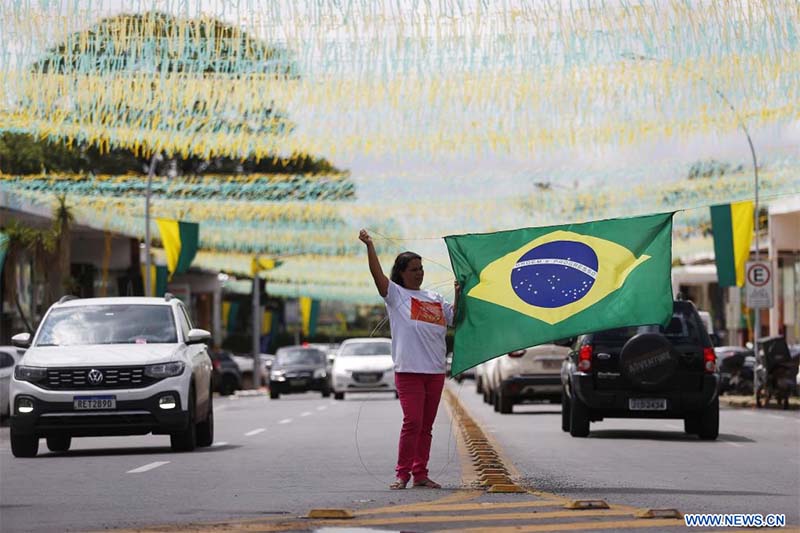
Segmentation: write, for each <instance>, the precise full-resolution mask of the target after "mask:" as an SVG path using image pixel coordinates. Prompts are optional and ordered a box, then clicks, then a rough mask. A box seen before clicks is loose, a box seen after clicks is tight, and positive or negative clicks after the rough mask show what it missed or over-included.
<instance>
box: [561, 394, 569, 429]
mask: <svg viewBox="0 0 800 533" xmlns="http://www.w3.org/2000/svg"><path fill="white" fill-rule="evenodd" d="M561 430H562V431H569V398H568V397H567V391H566V390H565V389H564V388H563V387H562V388H561Z"/></svg>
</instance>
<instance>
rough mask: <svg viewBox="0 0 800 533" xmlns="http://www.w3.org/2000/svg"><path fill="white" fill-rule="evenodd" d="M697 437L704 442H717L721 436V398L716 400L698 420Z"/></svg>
mask: <svg viewBox="0 0 800 533" xmlns="http://www.w3.org/2000/svg"><path fill="white" fill-rule="evenodd" d="M698 422H699V427H698V428H697V436H698V437H700V438H701V439H702V440H716V439H717V437H718V436H719V397H717V398H714V401H713V402H711V405H709V406H708V407H706V408H705V409H704V410H703V412H702V413H701V414H700V418H699V420H698Z"/></svg>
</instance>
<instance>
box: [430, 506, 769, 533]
mask: <svg viewBox="0 0 800 533" xmlns="http://www.w3.org/2000/svg"><path fill="white" fill-rule="evenodd" d="M584 512H588V511H583V512H581V514H583V513H584ZM646 527H658V528H666V527H680V528H684V529H685V528H686V526H685V525H684V523H683V520H618V521H615V522H599V521H598V522H570V523H561V524H541V525H535V526H534V525H526V526H506V527H490V528H486V527H476V528H470V529H463V528H459V529H447V530H443V531H447V532H450V533H454V532H459V533H512V532H514V533H519V532H526V531H593V530H597V529H625V528H646ZM781 533H783V531H781Z"/></svg>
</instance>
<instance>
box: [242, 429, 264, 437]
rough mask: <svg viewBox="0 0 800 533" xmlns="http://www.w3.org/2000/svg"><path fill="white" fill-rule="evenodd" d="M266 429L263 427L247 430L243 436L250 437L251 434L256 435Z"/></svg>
mask: <svg viewBox="0 0 800 533" xmlns="http://www.w3.org/2000/svg"><path fill="white" fill-rule="evenodd" d="M263 431H266V430H265V429H264V428H258V429H254V430H253V431H248V432H247V433H245V434H244V436H245V437H252V436H253V435H258V434H259V433H261V432H263Z"/></svg>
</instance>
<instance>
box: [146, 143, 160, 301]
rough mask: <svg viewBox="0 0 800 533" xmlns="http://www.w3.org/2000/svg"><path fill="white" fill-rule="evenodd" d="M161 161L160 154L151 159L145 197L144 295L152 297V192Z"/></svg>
mask: <svg viewBox="0 0 800 533" xmlns="http://www.w3.org/2000/svg"><path fill="white" fill-rule="evenodd" d="M158 160H159V154H158V152H155V153H154V154H153V157H152V158H151V159H150V168H148V169H147V192H146V193H145V196H144V254H145V268H144V280H145V281H144V294H145V296H150V295H151V294H153V293H152V280H151V279H150V263H151V261H152V260H151V259H150V190H151V188H152V184H153V174H154V173H155V170H156V163H157V162H158Z"/></svg>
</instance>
